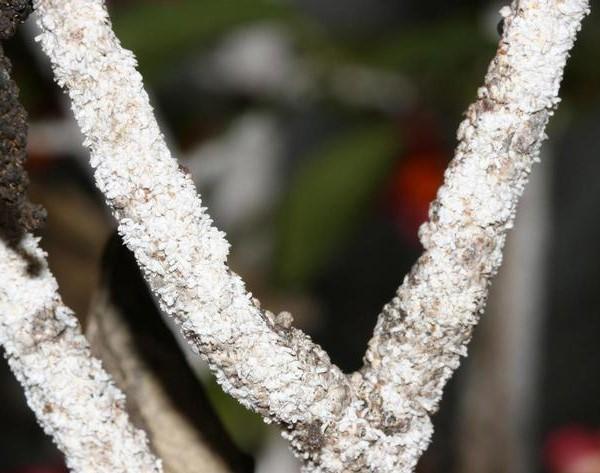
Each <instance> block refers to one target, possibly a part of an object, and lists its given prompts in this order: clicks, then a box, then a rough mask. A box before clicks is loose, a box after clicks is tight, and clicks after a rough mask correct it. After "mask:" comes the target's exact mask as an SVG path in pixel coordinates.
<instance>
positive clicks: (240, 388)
mask: <svg viewBox="0 0 600 473" xmlns="http://www.w3.org/2000/svg"><path fill="white" fill-rule="evenodd" d="M35 6H36V10H37V12H38V13H39V18H40V26H41V27H42V30H43V33H42V35H41V42H42V46H43V48H44V50H45V51H46V53H47V54H48V55H49V56H50V58H51V60H52V63H53V66H54V71H55V74H56V78H57V81H58V83H59V84H60V85H62V86H66V88H67V90H68V91H69V94H70V97H71V100H72V103H73V110H74V112H75V117H76V119H77V121H78V123H79V126H80V127H81V129H82V131H83V133H84V135H85V137H86V141H85V144H86V145H87V146H89V147H90V148H91V163H92V166H93V167H95V168H96V170H95V177H96V181H97V184H98V186H99V188H100V189H101V190H102V191H103V192H104V194H105V195H106V197H107V199H108V203H109V205H110V206H111V207H112V209H113V212H114V215H115V217H116V218H117V220H118V222H119V232H120V233H121V235H122V236H123V240H124V242H125V244H126V245H127V246H128V247H129V248H130V249H131V250H132V251H133V253H134V255H135V257H136V260H137V261H138V263H139V265H140V267H141V269H142V271H143V273H144V275H145V277H146V279H147V281H148V283H149V285H150V287H151V289H152V290H153V291H154V293H155V294H157V295H158V297H159V300H160V303H161V306H162V308H163V309H164V310H165V311H166V312H167V313H168V314H169V315H171V316H173V317H174V319H175V320H176V321H177V322H178V323H179V325H180V327H181V329H182V331H183V333H184V334H185V336H186V337H187V339H188V340H189V341H190V343H191V344H192V345H193V346H194V347H195V349H196V350H197V351H198V352H199V353H201V354H202V355H203V356H204V357H205V358H206V360H207V361H208V363H209V365H210V367H211V368H212V369H213V370H214V371H215V372H216V375H217V378H218V380H219V382H220V383H221V384H222V385H223V387H224V389H225V390H226V391H227V392H229V393H230V394H231V395H232V396H234V397H235V398H237V399H238V400H239V401H240V402H241V403H243V404H244V405H246V406H247V407H249V408H252V409H254V410H256V411H258V412H259V413H261V414H262V415H263V416H265V418H267V419H272V420H276V421H278V422H281V423H283V424H286V425H287V426H288V427H290V429H292V426H293V430H294V435H295V436H297V437H298V438H299V442H301V443H302V445H305V444H306V443H307V442H308V443H310V442H313V441H315V440H311V438H312V437H315V436H318V435H317V434H319V429H320V426H321V425H324V424H328V423H331V422H332V421H334V420H335V418H336V417H337V416H338V415H339V413H340V412H341V410H342V408H343V406H344V400H345V399H346V398H347V397H348V395H349V388H348V383H347V380H346V378H345V377H344V375H343V374H342V373H341V372H340V370H339V369H337V368H336V367H334V366H332V364H331V362H330V360H329V357H328V356H327V354H326V353H325V352H324V351H323V350H322V349H320V348H319V347H317V346H316V345H314V344H313V343H312V342H311V341H310V339H309V338H308V337H307V336H305V335H304V334H303V333H301V332H300V331H298V330H295V329H293V328H290V327H289V323H288V320H287V318H286V317H285V316H283V317H276V316H274V315H273V314H270V313H269V312H264V311H261V310H260V309H259V307H258V306H257V303H256V302H255V301H254V300H253V299H252V297H251V295H250V294H249V293H247V292H246V290H245V288H244V284H243V282H242V281H241V280H240V278H239V277H238V276H237V275H236V274H233V273H232V272H231V271H230V270H229V268H228V267H227V264H226V258H227V253H228V249H229V246H228V244H227V242H226V240H225V237H224V235H223V234H222V233H221V232H219V231H218V230H216V229H215V228H214V227H213V226H212V222H211V220H210V218H209V217H208V215H207V214H206V212H205V209H204V208H203V207H202V206H201V202H200V198H199V197H198V195H197V193H196V190H195V188H194V185H193V183H192V181H191V179H190V178H189V177H188V176H186V175H185V174H184V173H183V172H182V171H181V170H180V169H179V167H178V165H177V162H176V161H175V160H174V159H172V158H171V154H170V152H169V150H168V149H167V146H166V144H165V141H164V138H163V136H162V134H161V132H160V130H159V127H158V124H157V122H156V119H155V117H154V114H153V110H152V107H151V106H150V103H149V100H148V95H147V94H146V92H145V91H144V88H143V84H142V78H141V76H140V74H139V73H138V72H137V71H136V70H135V59H134V58H133V55H132V54H131V53H130V52H129V51H127V50H125V49H123V48H122V47H121V46H120V44H119V42H118V40H117V39H116V38H115V35H114V33H113V32H112V29H111V26H110V23H109V19H108V16H107V12H106V10H105V7H104V4H103V2H102V1H100V0H40V1H37V2H36V3H35Z"/></svg>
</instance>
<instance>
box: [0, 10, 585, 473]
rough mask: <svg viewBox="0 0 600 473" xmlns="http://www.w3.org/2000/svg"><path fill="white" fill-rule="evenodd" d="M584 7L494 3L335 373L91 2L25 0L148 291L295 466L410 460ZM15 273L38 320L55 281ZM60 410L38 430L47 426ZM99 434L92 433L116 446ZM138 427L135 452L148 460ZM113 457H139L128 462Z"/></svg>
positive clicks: (79, 467) (334, 472) (510, 210)
mask: <svg viewBox="0 0 600 473" xmlns="http://www.w3.org/2000/svg"><path fill="white" fill-rule="evenodd" d="M588 7H589V2H588V1H587V0H515V1H514V2H513V3H512V5H511V7H505V8H503V9H502V11H501V14H502V16H503V18H504V22H503V34H502V38H501V40H500V44H499V47H498V51H497V54H496V57H495V58H494V59H493V60H492V63H491V65H490V67H489V69H488V73H487V75H486V77H485V81H484V85H483V86H482V87H481V88H480V89H479V90H478V93H477V101H476V102H475V103H474V104H473V105H471V106H470V107H469V109H468V111H467V113H466V118H465V120H464V122H463V123H462V124H461V126H460V128H459V131H458V140H459V144H458V148H457V151H456V155H455V158H454V159H453V161H452V162H451V163H450V165H449V167H448V170H447V172H446V176H445V183H444V185H443V186H442V187H441V189H440V190H439V192H438V196H437V199H436V200H435V201H434V203H433V204H432V206H431V209H430V219H429V222H428V223H426V224H425V225H423V227H422V228H421V231H420V238H421V242H422V243H423V246H424V248H425V251H424V253H423V255H422V256H421V258H420V259H419V260H418V262H417V263H416V264H415V266H414V267H413V269H412V270H411V272H410V273H409V275H408V276H407V277H406V278H405V280H404V282H403V284H402V286H401V287H400V288H399V290H398V292H397V295H396V297H395V298H394V299H393V300H392V301H391V302H390V303H389V304H388V305H386V306H385V308H384V309H383V312H382V313H381V315H380V317H379V321H378V323H377V326H376V328H375V333H374V336H373V338H372V340H371V342H370V344H369V349H368V351H367V354H366V356H365V366H364V368H363V369H362V370H360V371H359V372H357V373H353V374H350V375H345V374H343V373H342V372H341V371H340V369H339V368H337V367H336V366H335V365H333V364H332V363H331V362H330V360H329V357H328V356H327V354H326V353H325V352H324V351H323V350H322V349H321V348H320V347H318V346H317V345H315V344H314V343H312V341H311V340H310V339H309V338H308V337H307V336H306V335H304V334H303V333H302V332H300V331H299V330H297V329H295V328H293V327H292V326H291V317H290V315H289V314H287V313H282V314H279V315H274V314H272V313H270V312H269V311H266V310H262V309H261V308H260V305H259V303H258V301H256V300H255V299H254V298H253V297H252V295H251V294H249V293H248V292H247V291H246V290H245V288H244V284H243V282H242V281H241V279H240V278H239V277H238V276H237V275H236V274H234V273H233V272H232V271H231V270H230V269H229V268H228V266H227V254H228V249H229V248H228V244H227V242H226V240H225V237H224V235H223V234H222V233H221V232H219V231H218V230H217V229H216V228H215V227H214V226H213V225H212V222H211V219H210V217H209V216H208V215H207V213H206V209H204V208H203V207H202V204H201V201H200V198H199V196H198V195H197V193H196V190H195V188H194V186H193V183H192V181H191V180H190V178H189V177H188V176H186V175H185V174H184V173H183V172H181V170H180V169H179V167H178V165H177V162H176V161H175V160H174V159H172V157H171V155H170V153H169V150H168V149H167V146H166V144H165V140H164V138H163V136H162V134H161V132H160V129H159V127H158V124H157V122H156V120H155V118H154V114H153V110H152V107H151V105H150V103H149V100H148V96H147V94H146V92H145V91H144V88H143V83H142V78H141V76H140V75H139V73H138V72H137V71H136V62H135V58H134V57H133V54H132V53H131V52H129V51H127V50H125V49H123V48H122V47H121V46H120V43H119V41H118V39H117V38H116V37H115V35H114V33H113V31H112V29H111V25H110V21H109V18H108V15H107V12H106V9H105V6H104V4H103V2H102V1H101V0H36V1H35V8H36V10H37V12H38V15H39V24H40V27H41V29H42V34H41V35H40V38H39V40H40V42H41V45H42V48H43V49H44V51H45V52H46V53H47V54H48V56H49V57H50V60H51V62H52V66H53V69H54V73H55V76H56V80H57V82H58V83H59V84H60V85H61V86H62V87H64V88H65V89H66V90H67V92H68V93H69V96H70V98H71V101H72V106H73V110H74V112H75V117H76V119H77V121H78V123H79V126H80V127H81V130H82V132H83V134H84V136H85V143H84V144H85V145H86V146H87V147H88V148H89V149H90V151H91V164H92V166H93V167H94V169H95V177H96V181H97V184H98V187H99V188H100V190H101V191H102V192H103V193H104V194H105V196H106V198H107V201H108V203H109V205H110V207H111V209H112V211H113V214H114V216H115V218H116V220H117V221H118V224H119V232H120V234H121V235H122V237H123V240H124V242H125V243H126V245H127V246H128V247H129V248H130V249H131V250H132V252H133V253H134V255H135V258H136V260H137V262H138V264H139V266H140V268H141V270H142V272H143V274H144V276H145V278H146V280H147V282H148V284H149V286H150V288H151V289H152V291H153V292H154V293H155V295H156V296H157V297H158V299H159V301H160V303H161V307H162V308H163V310H164V311H165V312H166V313H167V314H169V315H170V316H172V317H173V318H174V320H175V321H176V322H177V323H178V324H179V326H180V328H181V330H182V333H183V334H184V335H185V337H186V338H187V340H188V341H189V342H190V344H191V346H192V347H193V348H194V349H195V350H196V351H197V352H198V353H199V354H200V355H201V356H203V357H204V358H205V359H206V360H207V361H208V364H209V365H210V367H211V368H212V370H213V371H214V372H215V374H216V376H217V379H218V381H219V382H220V383H221V384H222V386H223V387H224V388H225V390H226V391H227V392H228V393H230V394H231V395H232V396H234V397H235V398H237V399H238V400H239V401H240V402H241V403H243V404H244V405H245V406H247V407H248V408H251V409H253V410H255V411H257V412H258V413H260V414H262V415H263V416H264V418H265V420H267V421H275V422H278V423H280V424H281V425H282V427H283V429H284V432H285V435H286V437H287V438H289V440H290V442H291V445H292V447H293V448H294V450H295V452H296V453H297V455H299V456H300V457H301V458H303V459H304V461H305V471H307V472H308V471H310V472H318V473H341V472H350V471H356V472H378V473H385V472H403V473H409V472H412V471H413V469H414V467H415V465H416V463H417V461H418V459H419V457H420V455H421V454H422V453H423V451H424V450H425V448H426V447H427V445H428V444H429V442H430V438H431V434H432V425H431V419H430V417H431V415H432V414H433V413H434V412H435V411H436V410H437V406H438V403H439V400H440V398H441V395H442V390H443V387H444V385H445V383H446V381H447V380H448V379H449V378H450V376H451V375H452V373H453V371H454V370H455V369H456V368H457V367H458V365H459V360H460V357H461V356H464V355H465V354H466V344H467V343H468V341H469V339H470V337H471V333H472V328H473V326H474V325H475V324H476V323H477V321H478V319H479V315H480V313H481V311H482V310H483V307H484V304H485V299H486V295H487V289H488V285H489V282H490V279H491V278H492V277H493V276H494V274H495V273H496V272H497V270H498V267H499V265H500V262H501V251H502V247H503V245H504V240H505V238H506V232H507V231H508V229H509V228H510V227H511V226H512V223H513V220H514V214H515V209H516V205H517V202H518V199H519V197H520V195H521V193H522V191H523V188H524V186H525V184H526V181H527V178H528V175H529V172H530V170H531V166H532V164H533V163H534V162H535V160H536V159H537V158H538V154H539V149H540V145H541V142H542V140H543V138H544V130H545V126H546V124H547V122H548V119H549V117H550V116H551V115H552V113H553V111H554V109H555V107H556V105H557V104H558V100H559V99H558V89H559V84H560V81H561V79H562V74H563V69H564V65H565V63H566V60H567V57H568V54H569V51H570V49H571V47H572V46H573V43H574V40H575V36H576V33H577V32H578V30H579V28H580V24H581V21H582V19H583V17H584V16H585V14H586V13H587V12H588ZM31 245H33V243H31ZM31 245H30V246H31ZM6 258H7V259H10V253H7V255H6ZM11 261H12V260H11ZM19 261H20V260H19ZM14 264H17V262H16V261H15V262H14ZM17 269H18V268H17ZM46 271H47V270H46ZM45 274H46V277H47V278H48V277H50V276H49V274H48V273H45ZM50 278H51V277H50ZM30 281H31V279H26V280H25V281H23V282H22V283H23V284H25V283H29V282H30ZM52 281H53V280H52ZM16 282H21V281H16ZM16 282H15V281H3V283H4V284H3V285H2V286H0V288H1V289H2V290H3V291H4V292H3V294H7V295H8V296H7V297H5V299H7V300H11V304H13V305H14V309H13V313H14V312H16V313H19V311H22V310H23V307H27V308H29V309H28V310H27V312H26V313H25V314H26V315H27V316H28V317H30V319H31V320H32V321H34V320H38V321H43V320H45V318H44V317H43V316H40V315H39V314H40V313H42V314H44V313H46V312H44V311H43V310H41V308H42V307H43V308H44V310H46V311H47V308H48V307H50V308H51V309H52V310H51V313H52V314H54V315H53V319H52V320H54V319H56V318H57V317H58V316H57V315H56V311H57V310H58V307H61V306H60V305H59V301H58V302H57V300H56V297H57V296H56V295H55V292H54V291H55V289H56V288H55V284H54V283H52V284H48V287H47V288H46V292H47V299H46V302H45V303H42V302H41V301H39V300H38V298H36V300H30V299H29V298H25V300H23V297H21V298H19V295H18V294H14V293H13V292H10V291H14V289H13V288H14V287H15V285H16ZM36 282H38V283H39V281H38V280H36ZM53 284H54V285H53ZM48 301H51V302H48ZM36 304H42V305H41V306H40V307H38V306H37V305H36ZM44 304H45V305H44ZM32 305H35V307H34V310H31V308H32ZM5 312H6V311H3V314H4V313H5ZM59 313H60V314H63V313H64V311H63V309H61V310H60V311H59ZM32 323H33V322H32ZM14 333H17V332H14ZM77 336H78V337H80V336H79V335H77ZM57 337H58V338H57ZM62 338H64V335H63V336H62V337H61V336H58V335H57V336H54V337H51V339H52V340H57V339H58V340H61V339H62ZM77 340H78V343H81V344H82V345H85V343H84V342H83V341H82V340H81V339H80V338H77ZM86 350H87V348H84V349H83V352H85V353H84V354H80V356H81V358H83V359H85V360H87V363H88V365H87V366H88V369H90V370H91V369H92V367H91V366H93V367H94V368H95V369H98V370H99V369H100V368H99V367H97V365H90V363H91V362H90V361H89V358H88V357H87V351H86ZM84 355H85V356H84ZM40 362H41V361H40ZM47 376H48V374H46V378H45V379H44V383H42V384H43V385H44V386H45V388H44V390H45V392H46V393H51V392H53V390H54V389H58V388H57V387H56V386H55V385H52V383H53V380H52V379H47ZM96 376H100V375H98V374H96ZM103 379H104V378H103ZM22 381H23V382H24V384H25V386H26V389H27V386H29V385H30V384H28V382H27V379H26V378H23V379H22ZM87 389H89V391H88V392H90V393H98V392H104V391H101V389H100V387H99V386H97V385H93V386H92V385H90V386H89V387H88V388H87ZM36 392H37V391H36ZM114 396H115V397H117V398H118V397H119V396H118V395H116V394H115V395H114ZM78 401H79V399H78ZM33 405H34V406H35V405H36V404H35V402H33ZM42 411H43V409H42ZM119 412H120V411H119ZM68 425H69V424H68V423H65V425H64V426H62V425H57V426H56V427H55V428H54V429H53V430H51V432H52V433H54V434H55V436H56V437H57V439H58V442H59V444H61V438H62V437H61V435H64V431H65V430H68V428H69V427H68ZM62 429H64V430H62ZM128 432H129V435H130V436H129V437H128V439H129V440H131V437H132V436H133V435H134V434H133V433H132V431H131V430H129V431H128ZM90 434H91V433H90ZM94 434H98V435H101V438H103V439H105V438H107V437H106V433H105V432H101V433H98V432H94ZM135 438H136V439H138V440H139V437H135ZM106 441H107V449H110V448H114V449H118V448H119V445H117V443H116V442H112V441H109V440H106ZM141 444H143V442H142V441H139V442H138V443H135V448H137V449H138V450H137V451H138V452H140V453H139V456H138V458H139V459H140V462H141V461H142V459H143V461H144V462H145V464H146V465H154V464H153V462H152V459H151V458H150V457H149V456H148V455H147V454H146V453H142V451H143V449H142V447H141V446H140V445H141ZM65 445H66V446H67V447H69V444H66V443H65V442H62V446H63V448H64V447H65ZM65 450H66V453H67V455H70V456H72V458H71V465H72V466H73V468H74V469H75V470H76V471H82V472H88V471H89V472H91V471H98V469H95V470H94V469H93V468H91V467H90V465H89V463H84V462H83V461H82V460H81V459H80V457H79V456H78V455H79V452H77V451H76V448H71V449H69V448H65ZM140 464H141V463H140ZM90 468H91V469H90ZM136 468H138V469H136ZM151 468H155V467H154V466H152V467H148V469H147V470H146V471H152V469H151ZM121 470H122V471H142V470H141V469H139V466H135V467H134V466H130V465H128V464H127V465H126V464H123V467H122V468H121ZM106 471H108V470H106ZM114 471H119V469H117V470H114Z"/></svg>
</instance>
